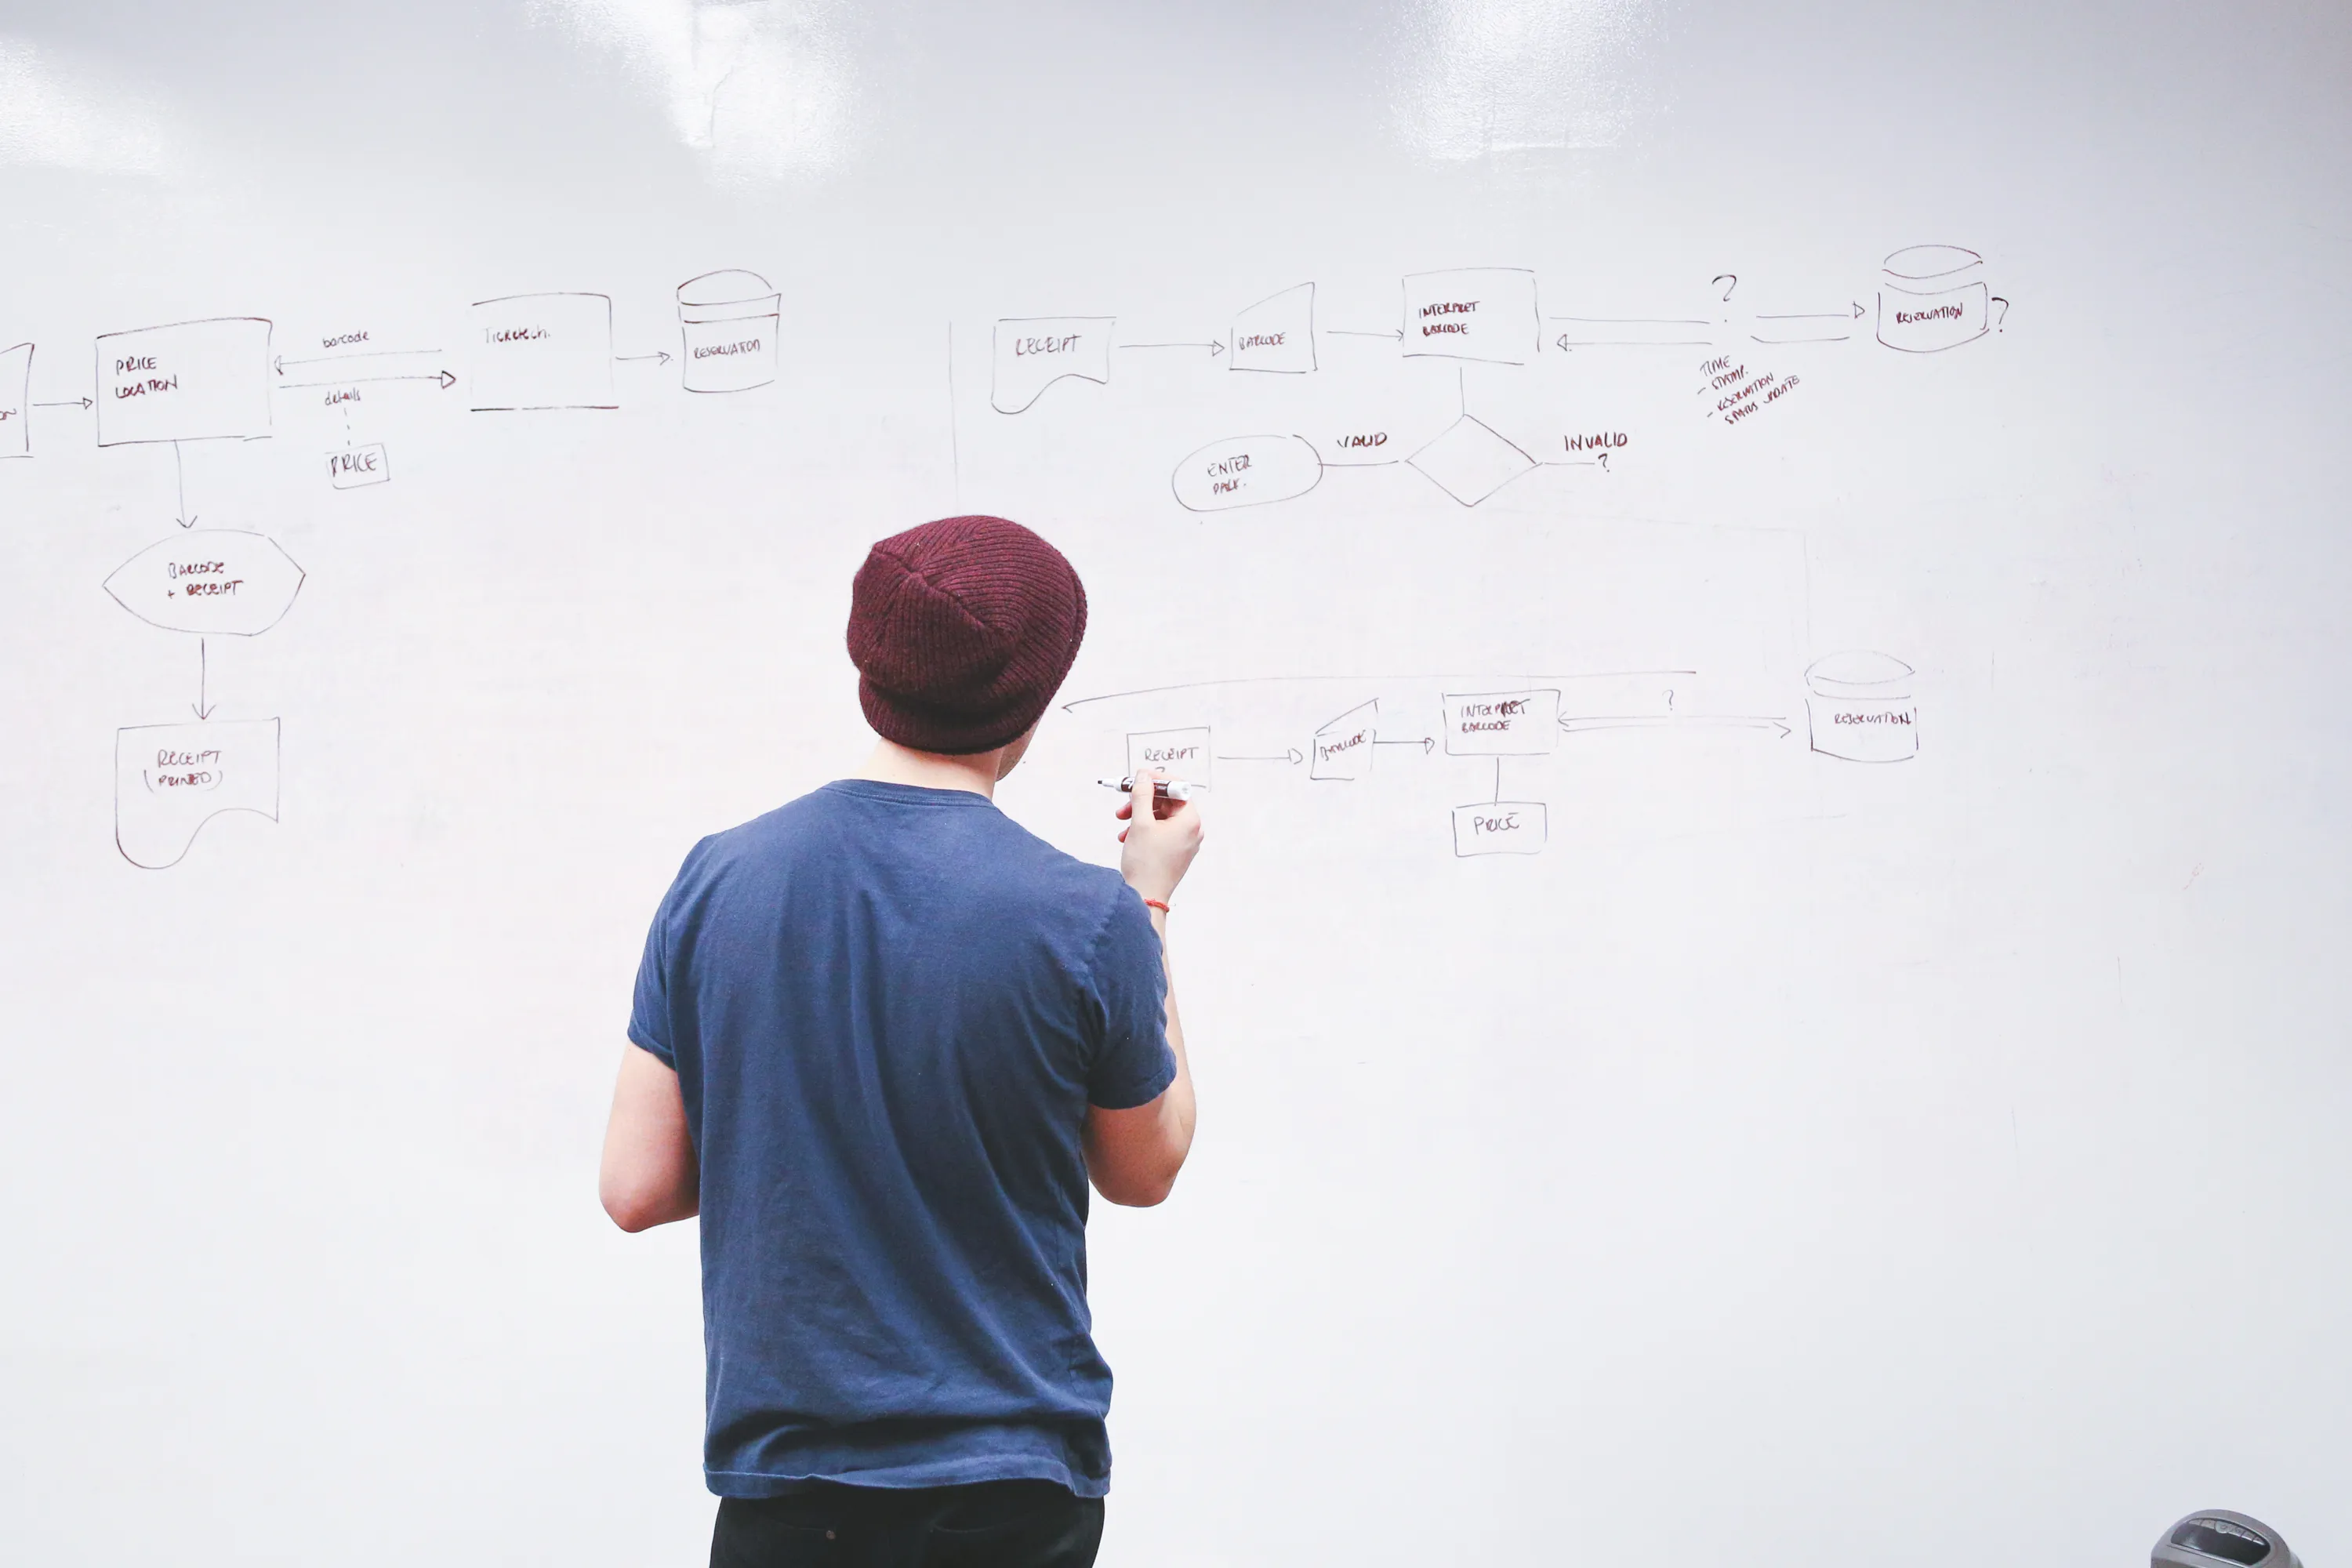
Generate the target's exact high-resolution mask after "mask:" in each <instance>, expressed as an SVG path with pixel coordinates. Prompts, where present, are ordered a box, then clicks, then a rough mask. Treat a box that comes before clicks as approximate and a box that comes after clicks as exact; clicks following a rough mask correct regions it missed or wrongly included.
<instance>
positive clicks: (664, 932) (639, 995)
mask: <svg viewBox="0 0 2352 1568" xmlns="http://www.w3.org/2000/svg"><path fill="white" fill-rule="evenodd" d="M688 864H689V865H691V864H692V859H691V858H688ZM678 875H679V877H680V879H683V878H684V876H685V872H684V870H683V869H681V870H680V871H679V873H678ZM676 900H677V884H676V883H672V884H671V886H670V889H669V891H668V892H667V893H665V894H663V895H662V901H661V907H660V908H659V909H657V910H655V911H654V919H653V925H652V927H651V928H650V929H649V930H647V931H646V951H645V956H644V957H642V958H640V959H639V960H638V961H637V991H636V998H635V1002H634V1003H633V1004H632V1005H631V1006H630V1008H629V1039H630V1041H631V1042H632V1043H633V1044H635V1045H638V1046H642V1047H645V1049H646V1050H648V1051H650V1052H652V1053H653V1054H654V1056H656V1058H659V1059H660V1061H661V1063H662V1065H663V1066H665V1067H667V1068H671V1069H672V1070H676V1068H677V1047H675V1046H674V1045H673V1044H672V1043H671V1041H670V1012H669V981H670V975H669V954H670V941H669V923H670V905H671V904H672V903H674V902H675V901H676Z"/></svg>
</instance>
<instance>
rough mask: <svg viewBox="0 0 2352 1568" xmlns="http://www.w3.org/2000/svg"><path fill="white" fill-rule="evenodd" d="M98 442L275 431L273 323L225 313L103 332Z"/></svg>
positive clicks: (242, 436)
mask: <svg viewBox="0 0 2352 1568" xmlns="http://www.w3.org/2000/svg"><path fill="white" fill-rule="evenodd" d="M96 346H97V351H98V444H99V445H100V446H101V447H127V446H136V445H138V444H140V443H141V442H149V441H220V440H240V439H245V438H248V437H257V436H267V435H268V434H269V323H268V321H263V320H261V319H260V318H259V317H257V316H223V317H219V318H216V319H215V320H211V321H177V322H174V323H173V324H172V325H170V326H165V327H142V328H139V329H138V330H137V331H128V332H108V333H105V334H103V335H102V336H100V338H99V339H98V342H97V345H96Z"/></svg>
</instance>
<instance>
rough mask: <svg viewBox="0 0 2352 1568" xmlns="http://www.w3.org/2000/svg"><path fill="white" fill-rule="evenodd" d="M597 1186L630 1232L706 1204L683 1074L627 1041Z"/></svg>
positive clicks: (684, 1216) (685, 1214) (608, 1207)
mask: <svg viewBox="0 0 2352 1568" xmlns="http://www.w3.org/2000/svg"><path fill="white" fill-rule="evenodd" d="M1179 1059H1180V1060H1181V1058H1179ZM596 1190H597V1195H598V1196H599V1197H601V1198H603V1199H604V1212H605V1213H606V1214H608V1215H612V1216H613V1223H614V1225H617V1226H620V1227H621V1228H622V1229H623V1230H626V1231H640V1230H649V1229H651V1228H652V1227H653V1226H657V1225H667V1224H668V1223H669V1222H670V1221H672V1220H674V1219H692V1218H693V1217H694V1216H695V1215H696V1214H697V1213H698V1212H699V1211H700V1210H701V1207H702V1173H701V1171H700V1169H699V1168H698V1166H697V1165H696V1163H695V1160H694V1139H693V1137H692V1135H691V1134H689V1133H688V1131H687V1127H686V1097H685V1096H684V1095H683V1094H681V1093H679V1091H678V1087H677V1072H676V1071H674V1070H673V1069H672V1068H669V1067H668V1066H667V1064H666V1063H664V1062H663V1061H662V1059H661V1058H659V1057H657V1056H656V1055H654V1054H653V1053H652V1052H651V1051H648V1050H646V1049H645V1048H644V1047H640V1046H636V1045H634V1044H632V1045H629V1046H625V1047H622V1051H621V1076H620V1079H619V1080H618V1081H617V1082H615V1083H614V1085H613V1119H612V1120H611V1121H609V1122H607V1123H605V1126H604V1163H603V1165H602V1167H601V1168H600V1169H599V1170H598V1172H597V1174H596Z"/></svg>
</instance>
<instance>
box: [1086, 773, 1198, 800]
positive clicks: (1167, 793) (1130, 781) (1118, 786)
mask: <svg viewBox="0 0 2352 1568" xmlns="http://www.w3.org/2000/svg"><path fill="white" fill-rule="evenodd" d="M1095 783H1097V784H1100V785H1102V786H1103V788H1105V789H1115V790H1123V791H1125V792H1127V793H1128V794H1129V795H1132V794H1134V793H1135V780H1134V778H1133V777H1132V776H1129V777H1127V778H1123V779H1097V780H1095ZM1192 789H1193V786H1192V785H1191V784H1186V783H1185V782H1184V781H1183V780H1182V779H1161V780H1160V781H1158V783H1157V784H1154V786H1153V788H1152V792H1151V793H1152V794H1153V795H1155V796H1157V797H1158V798H1159V799H1161V800H1190V799H1192Z"/></svg>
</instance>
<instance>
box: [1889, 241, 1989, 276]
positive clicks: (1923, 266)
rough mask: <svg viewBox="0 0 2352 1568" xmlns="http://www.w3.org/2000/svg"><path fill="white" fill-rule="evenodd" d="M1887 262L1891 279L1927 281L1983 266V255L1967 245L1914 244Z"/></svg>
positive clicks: (1896, 253)
mask: <svg viewBox="0 0 2352 1568" xmlns="http://www.w3.org/2000/svg"><path fill="white" fill-rule="evenodd" d="M1885 265H1886V275H1887V276H1888V277H1889V278H1895V279H1902V280H1903V281H1905V282H1906V283H1924V282H1926V281H1927V280H1928V279H1931V278H1950V277H1954V276H1956V275H1958V274H1959V273H1962V272H1966V271H1967V270H1968V269H1969V268H1971V267H1981V266H1983V265H1984V258H1983V257H1981V256H1979V255H1978V254H1977V253H1976V252H1975V251H1973V250H1970V249H1969V248H1967V247H1964V246H1958V245H1911V246H1906V247H1904V248H1902V249H1901V250H1898V251H1896V252H1895V254H1894V255H1892V256H1890V257H1888V258H1886V264H1885Z"/></svg>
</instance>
